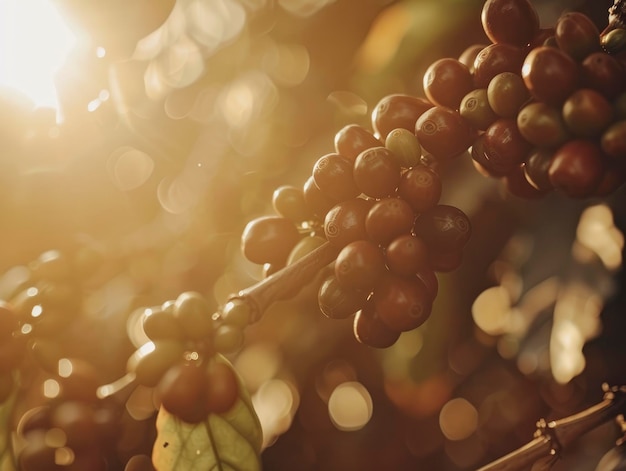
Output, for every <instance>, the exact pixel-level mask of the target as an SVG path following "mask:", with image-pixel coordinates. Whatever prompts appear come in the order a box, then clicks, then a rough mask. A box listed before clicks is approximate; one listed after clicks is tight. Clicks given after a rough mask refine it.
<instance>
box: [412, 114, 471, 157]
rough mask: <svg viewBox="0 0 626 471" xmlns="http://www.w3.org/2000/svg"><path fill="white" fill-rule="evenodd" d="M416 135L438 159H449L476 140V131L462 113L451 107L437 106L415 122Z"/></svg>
mask: <svg viewBox="0 0 626 471" xmlns="http://www.w3.org/2000/svg"><path fill="white" fill-rule="evenodd" d="M415 135H416V136H417V139H418V140H419V142H420V144H421V145H422V147H423V148H424V149H426V151H428V152H430V153H431V154H432V155H433V156H434V157H435V158H436V159H441V160H447V159H451V158H453V157H457V156H459V155H461V154H462V153H463V152H465V151H466V150H467V149H468V147H469V146H470V145H471V144H472V141H473V140H474V136H475V134H474V131H473V130H472V128H471V127H470V126H469V124H468V123H467V121H465V120H464V119H463V118H462V117H461V115H459V114H458V113H457V112H455V111H454V110H452V109H450V108H445V107H442V106H435V107H433V108H430V109H429V110H427V111H425V112H424V114H422V116H420V117H419V119H418V120H417V122H416V123H415Z"/></svg>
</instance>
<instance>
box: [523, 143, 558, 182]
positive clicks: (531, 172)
mask: <svg viewBox="0 0 626 471" xmlns="http://www.w3.org/2000/svg"><path fill="white" fill-rule="evenodd" d="M553 154H554V151H552V150H548V149H534V150H533V151H531V152H530V153H529V154H528V157H527V158H526V162H525V164H524V175H525V177H526V179H527V180H528V181H529V182H530V183H531V184H532V185H533V186H534V187H535V188H537V189H538V190H541V191H550V190H552V189H553V188H554V185H552V182H551V181H550V176H549V174H548V172H549V169H550V164H551V163H552V155H553Z"/></svg>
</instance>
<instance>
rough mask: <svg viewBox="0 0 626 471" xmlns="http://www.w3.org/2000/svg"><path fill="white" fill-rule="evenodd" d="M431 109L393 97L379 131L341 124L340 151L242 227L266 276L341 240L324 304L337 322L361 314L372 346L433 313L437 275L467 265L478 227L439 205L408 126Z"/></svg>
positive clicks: (387, 342) (362, 330) (436, 182)
mask: <svg viewBox="0 0 626 471" xmlns="http://www.w3.org/2000/svg"><path fill="white" fill-rule="evenodd" d="M430 107H432V104H430V103H429V102H428V101H427V100H425V99H421V98H414V97H409V96H404V95H393V96H389V97H386V98H385V99H384V100H383V101H382V102H381V103H379V105H378V106H377V107H376V109H375V111H374V112H373V113H372V126H373V128H374V130H373V132H370V131H368V130H367V129H365V128H364V127H362V126H360V125H356V124H350V125H347V126H345V127H343V128H342V129H341V130H340V131H339V132H338V133H337V134H336V135H335V139H334V144H335V151H334V152H332V153H329V154H326V155H323V156H322V157H320V158H319V159H318V160H317V161H316V162H315V164H314V165H313V169H312V173H311V175H310V177H309V178H308V179H307V180H306V182H305V183H304V184H303V186H302V187H301V188H298V187H295V186H281V187H279V188H277V189H276V190H275V192H274V194H273V198H272V203H273V208H274V210H275V213H276V214H275V215H268V216H261V217H258V218H256V219H253V220H252V221H250V222H249V223H248V224H247V225H246V227H245V229H244V231H243V234H242V240H241V248H242V252H243V254H244V256H245V257H246V258H247V259H248V260H250V261H252V262H254V263H257V264H264V265H265V268H266V273H268V274H271V273H274V272H275V271H276V270H277V269H280V268H282V267H283V266H285V265H289V264H292V263H295V262H296V261H297V260H298V259H299V258H300V257H302V256H303V255H304V254H306V253H308V252H310V251H312V250H313V249H315V248H317V247H319V246H320V245H322V244H325V243H328V244H331V245H333V246H334V247H335V248H336V249H337V251H338V252H337V253H338V255H337V258H336V259H335V261H334V262H333V263H332V264H331V267H330V270H327V273H326V275H327V276H326V278H325V279H322V280H320V281H321V282H320V285H319V288H318V296H317V298H318V303H319V307H320V310H321V311H322V313H323V314H325V315H326V316H327V317H329V318H332V319H346V318H350V317H352V316H354V320H353V325H354V334H355V337H356V338H357V339H358V340H359V341H361V342H362V343H364V344H366V345H369V346H372V347H377V348H386V347H388V346H391V345H393V344H394V343H395V342H396V340H397V339H398V337H399V336H400V334H401V333H402V332H405V331H409V330H412V329H415V328H417V327H419V326H420V325H422V324H423V323H424V322H425V321H426V320H427V319H428V318H429V316H430V313H431V309H432V304H433V301H434V299H435V297H436V295H437V291H438V280H437V277H436V274H435V272H447V271H452V270H454V269H455V268H457V267H458V266H459V264H460V263H461V259H462V250H463V247H464V245H465V244H466V242H467V241H468V239H469V236H470V232H471V224H470V221H469V218H468V217H467V215H466V214H465V213H464V212H463V211H461V210H460V209H458V208H456V207H454V206H451V205H446V204H439V200H440V197H441V192H442V183H441V179H440V176H439V174H438V173H437V171H436V169H435V168H434V167H431V166H429V165H428V163H427V162H426V161H425V159H424V156H423V155H422V154H423V152H422V147H421V145H420V142H419V140H418V139H417V137H416V136H415V133H414V132H413V131H410V130H408V129H407V127H411V128H414V127H415V119H414V118H415V115H416V114H418V113H420V112H423V111H424V110H425V109H428V108H430ZM410 121H412V122H410ZM408 124H410V126H408ZM322 273H323V272H322Z"/></svg>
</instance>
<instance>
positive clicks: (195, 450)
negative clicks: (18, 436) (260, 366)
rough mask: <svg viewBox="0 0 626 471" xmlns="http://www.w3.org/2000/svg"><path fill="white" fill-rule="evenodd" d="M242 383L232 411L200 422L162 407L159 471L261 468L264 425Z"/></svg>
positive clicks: (155, 460)
mask: <svg viewBox="0 0 626 471" xmlns="http://www.w3.org/2000/svg"><path fill="white" fill-rule="evenodd" d="M223 361H226V360H223ZM239 386H240V387H239V391H240V393H239V399H237V402H236V403H235V405H234V406H233V408H232V409H231V410H229V411H228V412H227V413H225V414H219V415H217V414H211V415H209V417H208V418H207V420H206V421H204V422H201V423H199V424H189V423H186V422H183V421H182V420H180V419H179V418H177V417H175V416H174V415H172V414H170V413H169V412H168V411H167V410H165V409H164V408H163V407H161V409H160V410H159V414H158V416H157V421H156V428H157V438H156V440H155V442H154V448H153V450H152V462H153V464H154V466H155V467H156V469H157V471H260V470H261V459H260V453H261V444H262V440H263V433H262V430H261V424H260V422H259V419H258V417H257V415H256V412H255V411H254V408H253V407H252V402H251V401H250V397H249V395H248V392H247V391H246V389H245V387H244V386H243V385H242V384H241V381H240V385H239ZM0 471H4V470H0Z"/></svg>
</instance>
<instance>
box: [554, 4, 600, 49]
mask: <svg viewBox="0 0 626 471" xmlns="http://www.w3.org/2000/svg"><path fill="white" fill-rule="evenodd" d="M554 37H555V39H556V43H557V45H558V46H559V48H560V49H561V50H562V51H565V52H566V53H567V54H569V55H570V56H571V57H572V58H573V59H574V60H576V61H581V60H583V59H584V58H585V57H587V56H588V55H589V54H591V53H592V52H598V51H600V31H598V28H597V27H596V25H595V24H594V22H593V21H591V18H589V17H588V16H587V15H585V14H583V13H581V12H577V11H571V12H568V13H565V14H563V15H561V17H560V18H559V19H558V20H557V23H556V28H555V33H554Z"/></svg>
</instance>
